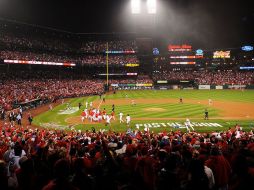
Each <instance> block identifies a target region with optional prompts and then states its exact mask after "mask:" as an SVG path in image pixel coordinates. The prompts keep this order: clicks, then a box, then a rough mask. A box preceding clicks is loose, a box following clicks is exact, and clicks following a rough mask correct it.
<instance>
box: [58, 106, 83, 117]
mask: <svg viewBox="0 0 254 190" xmlns="http://www.w3.org/2000/svg"><path fill="white" fill-rule="evenodd" d="M78 110H79V108H78V107H70V108H67V109H65V110H60V111H59V112H58V113H57V114H59V115H62V114H73V113H75V112H77V111H78Z"/></svg>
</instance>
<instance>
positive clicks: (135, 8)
mask: <svg viewBox="0 0 254 190" xmlns="http://www.w3.org/2000/svg"><path fill="white" fill-rule="evenodd" d="M131 12H132V14H140V0H131Z"/></svg>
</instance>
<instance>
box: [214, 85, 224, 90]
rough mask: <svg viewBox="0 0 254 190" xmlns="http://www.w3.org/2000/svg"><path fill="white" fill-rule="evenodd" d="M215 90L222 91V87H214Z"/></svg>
mask: <svg viewBox="0 0 254 190" xmlns="http://www.w3.org/2000/svg"><path fill="white" fill-rule="evenodd" d="M215 89H216V90H222V89H223V86H215Z"/></svg>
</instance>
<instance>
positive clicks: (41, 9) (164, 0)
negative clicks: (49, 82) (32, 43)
mask: <svg viewBox="0 0 254 190" xmlns="http://www.w3.org/2000/svg"><path fill="white" fill-rule="evenodd" d="M142 1H145V0H142ZM157 1H158V8H157V14H156V15H155V18H154V22H153V23H152V24H151V23H148V20H149V19H147V17H146V16H140V18H139V19H137V16H136V17H134V16H133V15H131V10H130V0H104V1H102V0H22V1H21V0H12V1H10V0H0V18H4V19H10V20H17V21H21V22H26V23H30V24H36V25H42V26H47V27H52V28H56V29H60V30H64V31H68V32H73V33H93V32H95V33H111V32H143V31H151V33H154V36H157V37H158V36H159V37H162V38H165V39H168V40H169V41H170V40H175V39H180V40H181V41H182V42H184V41H186V42H190V43H196V44H201V45H202V44H209V45H210V46H226V47H230V46H238V45H240V44H244V43H251V42H252V43H253V41H254V29H253V26H252V25H253V23H254V8H253V6H251V1H250V0H246V1H239V0H157ZM149 24H150V25H149Z"/></svg>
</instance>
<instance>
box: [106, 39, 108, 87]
mask: <svg viewBox="0 0 254 190" xmlns="http://www.w3.org/2000/svg"><path fill="white" fill-rule="evenodd" d="M106 64H107V87H108V42H107V50H106Z"/></svg>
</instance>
